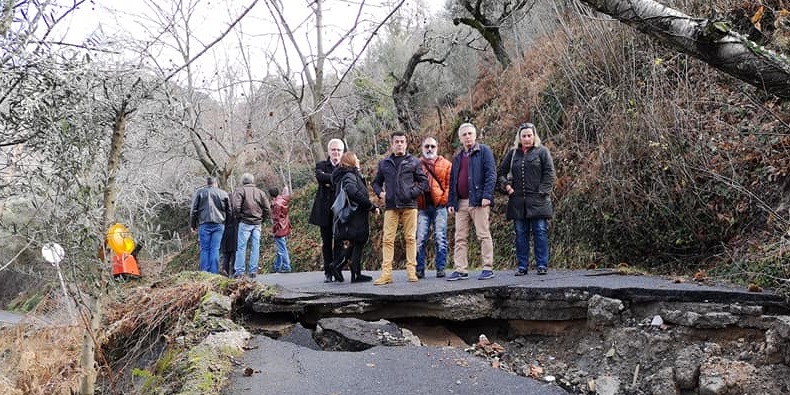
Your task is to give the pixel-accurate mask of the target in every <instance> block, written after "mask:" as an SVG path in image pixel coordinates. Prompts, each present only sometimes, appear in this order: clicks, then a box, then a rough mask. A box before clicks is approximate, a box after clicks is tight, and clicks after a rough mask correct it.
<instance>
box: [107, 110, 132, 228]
mask: <svg viewBox="0 0 790 395" xmlns="http://www.w3.org/2000/svg"><path fill="white" fill-rule="evenodd" d="M128 115H129V114H127V112H126V103H123V104H122V105H121V107H120V108H119V109H118V110H116V112H115V120H114V121H113V124H112V139H111V141H110V153H109V155H108V159H107V181H106V183H105V185H104V229H105V230H106V229H109V228H110V225H112V223H113V222H114V221H115V198H116V196H115V195H116V193H117V188H116V185H115V179H116V176H117V174H118V168H119V167H120V166H121V154H122V153H123V141H124V139H125V138H126V117H127V116H128Z"/></svg>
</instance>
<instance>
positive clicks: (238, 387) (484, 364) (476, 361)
mask: <svg viewBox="0 0 790 395" xmlns="http://www.w3.org/2000/svg"><path fill="white" fill-rule="evenodd" d="M347 273H348V271H346V272H344V274H347ZM449 273H450V271H448V274H449ZM365 274H368V275H372V276H374V278H375V277H376V276H378V275H379V273H378V272H370V271H366V272H365ZM426 274H427V276H426V278H425V279H422V280H420V281H418V282H416V283H409V282H408V281H407V278H406V273H405V272H404V271H402V270H399V271H395V272H394V275H393V279H394V283H393V284H389V285H384V286H374V285H373V284H372V283H355V284H352V283H350V282H349V281H348V276H346V277H347V279H346V281H345V282H343V283H324V282H323V279H324V275H323V273H321V272H306V273H288V274H267V275H262V276H258V278H257V279H256V281H258V282H259V283H263V284H269V285H276V286H277V287H278V291H277V295H276V296H275V297H274V302H275V303H281V304H285V305H288V304H299V303H317V304H321V303H324V302H325V301H327V300H333V301H334V302H338V301H340V302H343V301H345V302H351V301H356V302H360V301H363V302H364V301H372V300H375V301H385V302H387V303H398V302H401V301H403V302H408V301H420V300H427V299H428V298H430V297H431V296H436V295H453V294H457V293H461V292H469V291H475V290H483V289H493V288H503V287H504V288H515V289H518V290H524V291H529V293H530V294H532V293H535V294H537V295H541V294H544V293H554V294H557V295H562V294H563V292H565V291H566V290H582V291H586V292H589V293H599V294H601V295H610V296H611V297H623V298H624V299H628V300H631V301H632V302H640V301H641V302H645V301H668V300H671V301H681V302H703V303H708V302H718V303H747V304H756V305H764V306H774V307H775V308H778V309H783V310H787V304H786V301H785V300H784V298H783V297H781V296H779V295H777V294H775V293H772V292H770V291H768V290H766V291H765V292H761V293H755V292H748V290H747V289H746V288H744V287H738V286H732V285H727V284H713V283H710V282H702V283H700V282H695V281H691V280H685V281H677V280H676V279H673V278H667V277H656V276H641V275H619V274H617V273H616V272H613V271H611V270H578V271H569V270H550V271H549V273H548V274H547V275H544V276H537V275H536V274H535V273H534V271H530V273H529V274H528V275H527V276H524V277H515V276H514V273H513V271H497V272H496V277H495V278H493V279H490V280H478V279H477V276H478V275H479V271H477V272H470V276H469V279H468V280H461V281H454V282H450V281H446V280H445V279H443V278H436V277H435V272H434V271H427V272H426ZM334 302H333V303H334ZM284 311H286V310H284ZM297 328H298V329H299V330H298V331H297V332H294V333H292V334H290V335H287V336H285V337H283V338H282V339H283V340H274V339H271V338H268V337H264V336H258V337H256V338H254V339H253V340H252V341H251V344H252V346H253V347H254V349H252V350H249V351H247V352H245V354H244V355H243V356H242V359H241V361H242V366H239V367H237V368H236V369H235V370H234V372H233V373H232V375H231V378H230V384H229V386H228V388H227V389H226V390H225V393H226V394H337V395H341V394H534V395H544V394H545V395H549V394H566V393H567V392H566V391H564V390H563V389H562V388H560V387H558V386H557V385H555V384H548V383H545V382H539V381H535V380H532V379H529V378H525V377H521V376H517V375H513V374H510V373H507V372H505V371H502V370H500V369H495V368H492V367H491V366H490V363H489V362H488V361H486V360H484V359H482V358H480V357H476V356H473V355H471V354H468V353H466V352H464V351H463V349H460V348H439V347H414V346H405V347H374V348H372V349H369V350H366V351H362V352H356V353H354V352H331V351H321V350H317V348H318V347H317V345H316V344H315V343H314V342H312V341H311V339H310V337H311V336H310V333H309V331H308V330H307V329H304V328H301V327H297ZM245 367H250V368H252V369H253V371H254V372H255V373H254V374H252V375H251V376H244V375H243V373H242V372H243V371H244V368H245Z"/></svg>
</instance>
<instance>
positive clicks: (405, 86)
mask: <svg viewBox="0 0 790 395" xmlns="http://www.w3.org/2000/svg"><path fill="white" fill-rule="evenodd" d="M428 51H429V49H428V47H425V46H420V47H419V48H417V51H415V52H414V54H412V55H411V58H409V63H407V64H406V70H404V71H403V76H401V78H399V79H398V83H397V84H395V86H393V87H392V101H394V102H395V110H396V111H397V113H398V122H399V123H400V125H401V127H402V128H403V130H404V131H405V132H406V133H407V134H408V135H409V137H410V140H411V136H412V134H413V133H414V131H416V130H417V129H418V128H419V126H420V125H419V119H418V117H417V116H416V115H415V114H414V110H413V109H412V108H411V97H412V95H411V94H409V90H410V89H409V87H411V86H412V85H413V84H412V82H411V79H412V77H414V70H415V69H416V68H417V65H418V64H420V63H421V61H422V57H423V56H425V55H426V54H428Z"/></svg>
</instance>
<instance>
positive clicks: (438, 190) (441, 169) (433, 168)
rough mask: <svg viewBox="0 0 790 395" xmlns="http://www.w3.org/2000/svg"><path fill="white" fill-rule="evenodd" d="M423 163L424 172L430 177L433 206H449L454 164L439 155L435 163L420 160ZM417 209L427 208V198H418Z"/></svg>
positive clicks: (429, 185) (423, 159)
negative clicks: (451, 172)
mask: <svg viewBox="0 0 790 395" xmlns="http://www.w3.org/2000/svg"><path fill="white" fill-rule="evenodd" d="M420 162H422V170H423V172H425V175H426V176H428V187H429V190H430V192H431V200H432V201H433V205H434V206H437V207H444V206H446V205H447V198H448V196H449V195H450V170H451V168H452V167H453V164H452V162H450V161H449V160H447V159H444V157H443V156H441V155H439V156H437V157H436V160H434V161H433V162H431V161H429V160H427V159H425V158H420ZM417 208H419V209H420V210H422V209H424V208H425V196H424V195H420V196H418V197H417Z"/></svg>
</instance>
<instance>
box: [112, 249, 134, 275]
mask: <svg viewBox="0 0 790 395" xmlns="http://www.w3.org/2000/svg"><path fill="white" fill-rule="evenodd" d="M112 275H113V277H118V276H121V275H123V276H129V277H140V267H139V266H137V259H135V258H134V257H133V256H131V255H129V254H120V255H115V256H113V257H112Z"/></svg>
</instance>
